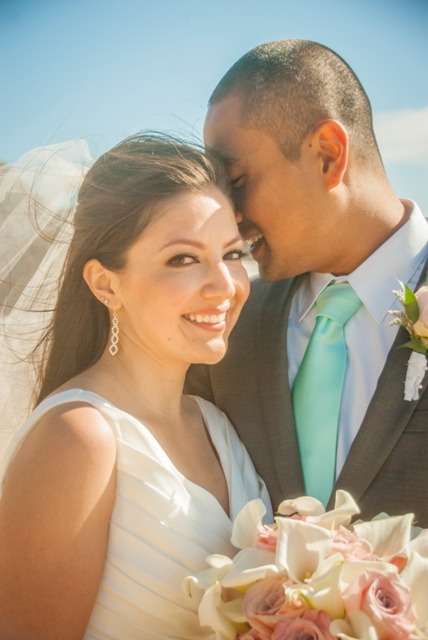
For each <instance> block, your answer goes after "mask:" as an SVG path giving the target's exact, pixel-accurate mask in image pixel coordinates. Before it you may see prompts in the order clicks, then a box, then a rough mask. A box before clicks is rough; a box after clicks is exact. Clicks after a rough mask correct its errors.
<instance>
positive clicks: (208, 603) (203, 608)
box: [198, 583, 238, 640]
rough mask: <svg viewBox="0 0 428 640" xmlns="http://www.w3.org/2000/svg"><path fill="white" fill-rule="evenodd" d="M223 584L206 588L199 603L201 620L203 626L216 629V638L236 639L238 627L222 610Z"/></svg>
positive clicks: (224, 639)
mask: <svg viewBox="0 0 428 640" xmlns="http://www.w3.org/2000/svg"><path fill="white" fill-rule="evenodd" d="M221 591H222V590H221V585H220V584H219V583H216V584H214V585H212V586H211V587H210V588H209V589H207V590H206V592H205V594H204V597H203V598H202V600H201V603H200V605H199V609H198V614H199V621H200V623H201V625H202V626H207V627H210V628H211V629H215V630H216V638H222V639H223V640H235V638H236V635H237V633H238V627H237V625H236V624H234V623H233V622H232V621H231V620H229V619H228V618H227V617H225V616H224V615H223V614H222V612H221V606H222V604H223V603H222V600H221Z"/></svg>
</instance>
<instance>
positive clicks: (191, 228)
mask: <svg viewBox="0 0 428 640" xmlns="http://www.w3.org/2000/svg"><path fill="white" fill-rule="evenodd" d="M242 252H243V242H242V239H241V237H240V235H239V232H238V228H237V225H236V222H235V216H234V212H233V209H232V206H231V204H230V202H229V201H228V199H227V198H226V197H225V196H224V195H223V194H222V193H221V192H220V191H219V190H218V189H217V188H214V187H212V188H210V189H209V190H207V191H206V192H205V193H190V192H189V193H186V194H183V195H180V196H178V197H175V198H173V199H170V200H169V201H167V202H165V203H164V204H163V205H162V208H161V211H160V214H159V215H157V217H155V219H154V221H153V222H152V223H151V224H150V225H149V226H148V227H147V228H146V229H145V230H144V231H143V233H142V234H141V236H140V237H139V238H138V240H137V241H136V242H135V244H134V245H133V246H132V247H131V248H130V249H129V251H128V253H127V260H126V267H125V269H124V271H123V272H121V274H120V275H119V285H118V290H117V297H118V298H119V300H120V302H121V305H122V306H121V308H120V309H119V310H118V315H119V321H120V351H121V352H122V353H126V350H128V353H129V354H130V355H132V353H133V352H134V350H135V349H143V350H144V351H145V352H146V353H148V354H150V355H151V356H152V357H154V358H155V359H156V360H158V361H161V362H164V363H165V364H166V363H168V361H179V362H181V363H183V364H185V365H188V364H190V363H201V362H202V363H208V364H212V363H215V362H218V361H219V360H220V359H221V358H222V357H223V356H224V354H225V351H226V348H227V341H228V336H229V334H230V332H231V330H232V327H233V326H234V325H235V323H236V320H237V318H238V315H239V313H240V311H241V309H242V306H243V304H244V302H245V300H246V299H247V296H248V293H249V282H248V277H247V273H246V270H245V268H244V266H243V265H242V264H241V257H242Z"/></svg>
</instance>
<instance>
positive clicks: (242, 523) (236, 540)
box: [231, 499, 266, 549]
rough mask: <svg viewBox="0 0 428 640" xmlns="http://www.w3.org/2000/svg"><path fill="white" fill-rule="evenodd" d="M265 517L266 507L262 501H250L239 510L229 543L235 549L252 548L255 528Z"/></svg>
mask: <svg viewBox="0 0 428 640" xmlns="http://www.w3.org/2000/svg"><path fill="white" fill-rule="evenodd" d="M265 515H266V507H265V505H264V504H263V502H262V500H259V499H255V500H250V502H247V504H246V505H245V506H244V507H243V508H242V509H241V511H240V512H239V513H238V515H237V516H236V519H235V522H234V523H233V529H232V537H231V542H232V544H233V545H234V546H235V547H236V548H237V549H245V547H252V546H253V544H254V541H255V538H256V532H257V528H258V527H259V526H260V525H261V524H262V521H263V516H265Z"/></svg>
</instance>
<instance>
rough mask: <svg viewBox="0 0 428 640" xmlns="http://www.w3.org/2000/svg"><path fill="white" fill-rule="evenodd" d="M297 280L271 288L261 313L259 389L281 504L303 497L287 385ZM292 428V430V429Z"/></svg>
mask: <svg viewBox="0 0 428 640" xmlns="http://www.w3.org/2000/svg"><path fill="white" fill-rule="evenodd" d="M297 286H298V279H295V280H293V281H290V283H289V285H288V286H287V287H286V288H284V282H278V283H274V284H272V285H270V287H269V292H268V294H267V296H266V299H265V301H264V304H263V307H262V309H261V312H260V320H259V326H258V340H257V348H258V353H257V362H259V363H260V368H259V388H260V389H261V398H262V406H263V413H264V424H265V428H266V431H267V438H268V441H269V443H270V447H271V460H272V461H273V464H274V465H275V468H276V473H277V476H278V479H279V483H280V486H281V500H283V499H285V498H286V497H292V496H299V495H303V490H304V489H303V476H302V470H301V465H300V458H299V452H298V447H297V440H296V435H295V430H294V427H293V425H294V419H293V410H292V405H291V395H290V389H289V385H288V357H287V323H288V316H289V313H290V306H291V300H292V297H293V294H294V291H295V289H296V287H297ZM290 425H291V428H290Z"/></svg>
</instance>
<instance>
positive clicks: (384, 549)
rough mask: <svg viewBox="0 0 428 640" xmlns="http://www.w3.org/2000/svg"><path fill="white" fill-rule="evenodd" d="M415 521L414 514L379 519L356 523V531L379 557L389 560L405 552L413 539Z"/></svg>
mask: <svg viewBox="0 0 428 640" xmlns="http://www.w3.org/2000/svg"><path fill="white" fill-rule="evenodd" d="M413 520H414V516H413V514H412V513H408V514H406V515H405V516H391V517H385V518H378V519H374V520H370V521H369V522H359V523H356V524H355V525H354V531H355V533H356V534H357V535H358V536H359V537H361V538H364V539H365V540H367V541H368V542H369V543H370V544H371V546H372V549H373V552H374V553H375V554H376V555H377V556H379V557H380V558H388V557H392V556H394V555H397V554H400V553H403V552H404V551H405V549H406V547H407V545H408V544H409V542H410V539H411V533H412V522H413Z"/></svg>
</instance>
